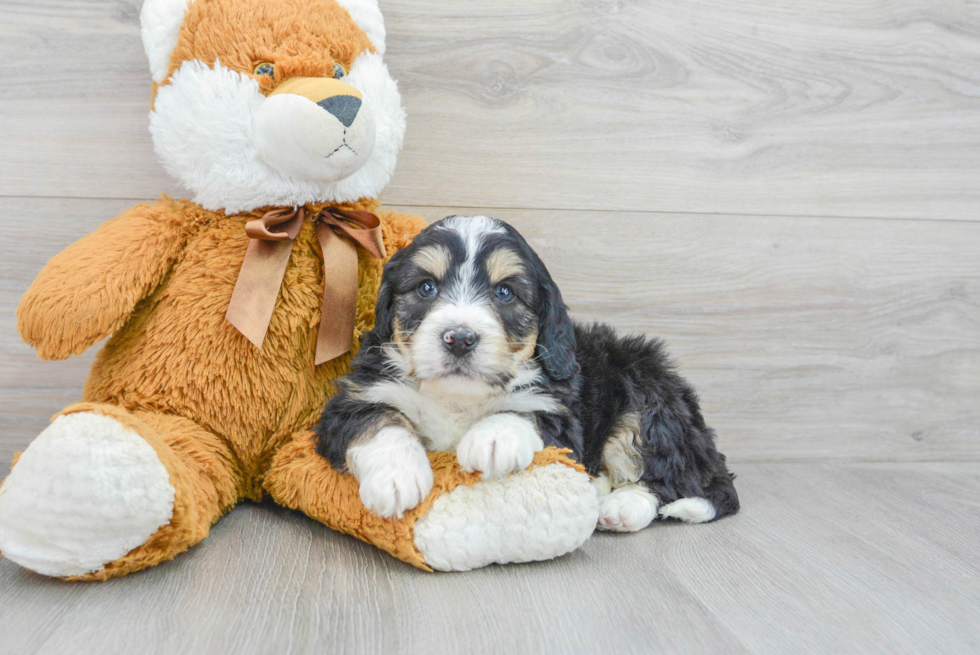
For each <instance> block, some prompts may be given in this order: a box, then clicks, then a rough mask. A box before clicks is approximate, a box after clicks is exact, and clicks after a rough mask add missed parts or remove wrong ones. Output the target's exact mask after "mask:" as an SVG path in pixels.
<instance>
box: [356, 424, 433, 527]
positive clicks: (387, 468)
mask: <svg viewBox="0 0 980 655" xmlns="http://www.w3.org/2000/svg"><path fill="white" fill-rule="evenodd" d="M348 461H349V462H350V469H351V473H352V474H353V475H354V477H355V478H357V480H358V482H359V483H360V495H361V502H362V503H364V506H365V507H367V508H368V509H369V510H371V511H372V512H374V513H375V514H377V515H378V516H381V517H383V518H386V519H389V518H401V517H402V516H403V515H404V514H405V511H406V510H410V509H412V508H413V507H415V506H416V505H418V504H419V503H421V502H422V501H423V500H424V499H425V497H426V496H428V495H429V492H430V491H432V466H431V465H430V464H429V458H428V456H426V454H425V448H423V447H422V444H421V442H419V440H418V438H416V437H415V436H414V435H413V434H412V433H411V432H409V431H408V430H406V429H405V428H401V427H387V428H382V429H381V430H380V431H379V432H378V434H376V435H375V436H374V437H373V438H372V439H371V440H370V441H368V442H367V443H365V444H364V445H361V446H353V447H351V448H350V450H349V451H348Z"/></svg>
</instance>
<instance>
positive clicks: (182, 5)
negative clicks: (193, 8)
mask: <svg viewBox="0 0 980 655" xmlns="http://www.w3.org/2000/svg"><path fill="white" fill-rule="evenodd" d="M191 2H193V0H146V1H145V2H144V3H143V8H142V9H141V10H140V35H141V36H142V38H143V50H144V51H146V58H147V59H148V60H149V61H150V74H151V75H153V81H154V82H156V83H157V84H159V83H160V82H163V80H164V79H166V77H167V71H168V70H170V56H171V55H172V54H173V52H174V48H175V47H177V39H178V38H179V37H180V26H181V24H183V22H184V14H186V13H187V8H188V7H189V6H190V4H191Z"/></svg>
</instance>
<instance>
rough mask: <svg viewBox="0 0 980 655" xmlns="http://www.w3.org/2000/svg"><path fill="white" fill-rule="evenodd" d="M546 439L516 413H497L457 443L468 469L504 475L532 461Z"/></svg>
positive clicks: (486, 474)
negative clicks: (542, 439) (542, 438)
mask: <svg viewBox="0 0 980 655" xmlns="http://www.w3.org/2000/svg"><path fill="white" fill-rule="evenodd" d="M543 448H544V443H543V442H542V441H541V435H539V434H538V431H537V429H536V428H535V427H534V425H533V424H532V423H531V422H530V421H528V420H527V419H525V418H522V417H520V416H517V415H516V414H506V413H505V414H494V415H493V416H489V417H487V418H485V419H483V420H482V421H480V422H479V423H477V424H476V425H474V426H473V427H472V428H470V430H469V432H467V433H466V435H465V436H463V439H462V440H461V441H460V442H459V446H457V447H456V459H457V461H459V466H460V468H462V469H463V470H464V471H466V472H468V473H472V472H474V471H480V472H482V473H483V477H484V478H500V477H503V476H505V475H508V474H510V473H514V472H515V471H523V470H524V469H526V468H527V467H528V466H530V465H531V460H533V459H534V453H536V452H538V451H539V450H542V449H543Z"/></svg>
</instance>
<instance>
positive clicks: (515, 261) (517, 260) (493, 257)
mask: <svg viewBox="0 0 980 655" xmlns="http://www.w3.org/2000/svg"><path fill="white" fill-rule="evenodd" d="M526 272H527V271H526V270H525V268H524V261H523V260H522V259H521V257H520V255H518V254H517V253H516V252H514V251H513V250H511V249H509V248H498V249H497V250H494V251H493V252H492V253H490V256H489V257H487V274H488V275H489V276H490V284H497V283H498V282H500V281H501V280H506V279H507V278H509V277H512V276H514V275H524V274H525V273H526Z"/></svg>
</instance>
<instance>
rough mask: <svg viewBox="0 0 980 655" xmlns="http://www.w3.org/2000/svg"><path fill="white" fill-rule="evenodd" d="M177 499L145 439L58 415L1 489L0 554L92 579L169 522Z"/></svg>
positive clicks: (87, 415) (90, 417) (105, 420)
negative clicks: (89, 575)
mask: <svg viewBox="0 0 980 655" xmlns="http://www.w3.org/2000/svg"><path fill="white" fill-rule="evenodd" d="M174 495H175V492H174V488H173V486H172V485H171V484H170V474H169V473H168V472H167V468H166V467H165V466H164V465H163V463H162V462H161V461H160V458H159V457H158V456H157V454H156V452H155V451H154V450H153V448H152V447H151V446H150V444H148V443H147V442H146V440H144V439H143V437H141V436H140V435H139V434H137V433H136V432H134V431H132V430H129V429H127V428H126V427H125V426H123V425H122V424H121V423H120V422H119V421H117V420H115V419H113V418H111V417H108V416H102V415H100V414H96V413H94V412H80V413H77V414H69V415H67V416H59V417H58V418H56V419H55V420H54V422H53V423H52V424H51V425H50V426H49V427H48V428H47V429H45V430H44V431H43V432H42V433H41V434H40V435H39V436H38V437H37V439H35V440H34V442H33V443H31V445H30V446H29V447H28V448H27V450H26V451H25V452H24V453H23V454H22V455H21V456H20V459H19V460H18V462H17V466H16V467H15V468H14V469H13V471H12V472H11V473H10V476H9V477H8V478H7V480H6V481H5V482H4V484H3V487H0V552H3V555H4V557H7V558H8V559H11V560H13V561H14V562H17V563H18V564H20V565H21V566H24V567H26V568H29V569H31V570H33V571H36V572H38V573H43V574H44V575H54V576H74V575H84V574H86V573H91V572H92V571H97V570H99V569H101V568H102V567H103V566H105V564H106V563H108V562H111V561H113V560H116V559H119V558H120V557H122V556H123V555H125V554H126V553H128V552H129V551H131V550H133V549H134V548H136V547H137V546H139V545H141V544H143V543H144V542H146V540H147V539H148V538H149V537H150V535H152V534H153V533H154V532H156V531H157V530H158V529H159V528H160V526H162V525H165V524H166V523H168V522H169V521H170V519H171V517H172V515H173V509H174Z"/></svg>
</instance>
